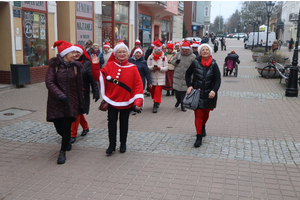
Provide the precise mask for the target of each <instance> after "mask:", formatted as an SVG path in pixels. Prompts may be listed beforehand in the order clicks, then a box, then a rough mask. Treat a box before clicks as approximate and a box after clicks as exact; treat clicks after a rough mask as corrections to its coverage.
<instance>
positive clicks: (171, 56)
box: [165, 51, 176, 70]
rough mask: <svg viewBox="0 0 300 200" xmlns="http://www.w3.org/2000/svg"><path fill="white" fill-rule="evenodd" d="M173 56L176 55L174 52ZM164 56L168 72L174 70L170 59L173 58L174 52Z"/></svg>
mask: <svg viewBox="0 0 300 200" xmlns="http://www.w3.org/2000/svg"><path fill="white" fill-rule="evenodd" d="M175 54H176V52H175ZM165 55H166V58H167V60H168V66H169V70H174V65H172V64H171V60H172V58H173V57H174V56H175V55H174V51H173V52H172V54H169V53H165Z"/></svg>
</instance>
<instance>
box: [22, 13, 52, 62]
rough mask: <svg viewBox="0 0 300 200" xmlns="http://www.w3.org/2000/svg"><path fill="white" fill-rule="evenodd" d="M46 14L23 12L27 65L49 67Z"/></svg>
mask: <svg viewBox="0 0 300 200" xmlns="http://www.w3.org/2000/svg"><path fill="white" fill-rule="evenodd" d="M46 21H47V20H46V14H44V13H37V12H32V11H23V43H24V60H25V64H29V65H30V67H36V66H43V65H47V61H48V55H47V30H46V27H47V24H46Z"/></svg>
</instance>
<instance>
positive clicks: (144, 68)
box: [128, 56, 152, 88]
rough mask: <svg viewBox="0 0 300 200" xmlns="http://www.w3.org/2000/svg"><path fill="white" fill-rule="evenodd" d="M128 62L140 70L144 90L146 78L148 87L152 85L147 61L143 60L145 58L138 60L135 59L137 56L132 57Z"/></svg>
mask: <svg viewBox="0 0 300 200" xmlns="http://www.w3.org/2000/svg"><path fill="white" fill-rule="evenodd" d="M128 62H130V63H132V64H135V65H136V67H137V68H138V70H139V73H140V75H141V78H142V81H143V88H145V78H146V79H147V84H148V85H150V84H152V81H151V77H150V72H149V68H148V65H147V61H146V60H145V59H144V58H143V56H142V57H140V58H139V59H137V60H136V59H135V56H132V57H130V58H128Z"/></svg>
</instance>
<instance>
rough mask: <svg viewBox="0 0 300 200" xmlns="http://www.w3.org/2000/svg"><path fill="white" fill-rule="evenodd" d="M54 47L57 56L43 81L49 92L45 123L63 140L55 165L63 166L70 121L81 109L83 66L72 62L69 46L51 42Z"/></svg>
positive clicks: (70, 47)
mask: <svg viewBox="0 0 300 200" xmlns="http://www.w3.org/2000/svg"><path fill="white" fill-rule="evenodd" d="M55 47H57V48H58V52H59V54H58V55H57V57H54V58H51V59H50V60H49V62H48V65H49V68H48V71H47V74H46V78H45V84H46V87H47V89H48V100H47V121H48V122H53V123H54V126H55V129H56V131H57V133H58V134H59V135H61V137H62V141H61V148H60V152H59V156H58V159H57V164H64V163H65V161H66V151H70V150H71V149H72V145H71V144H70V137H71V125H72V122H74V121H75V120H76V117H77V114H78V110H80V111H81V110H84V100H83V92H82V76H81V72H80V68H81V67H82V65H81V64H80V63H79V62H76V61H74V58H73V57H74V53H75V51H74V50H75V49H74V46H72V44H70V43H68V42H65V41H63V40H58V41H56V42H55V43H54V46H53V48H55Z"/></svg>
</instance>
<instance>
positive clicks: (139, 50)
mask: <svg viewBox="0 0 300 200" xmlns="http://www.w3.org/2000/svg"><path fill="white" fill-rule="evenodd" d="M136 52H140V53H141V54H143V51H142V50H141V49H140V48H138V49H136V50H135V51H134V52H133V55H135V53H136Z"/></svg>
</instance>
